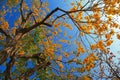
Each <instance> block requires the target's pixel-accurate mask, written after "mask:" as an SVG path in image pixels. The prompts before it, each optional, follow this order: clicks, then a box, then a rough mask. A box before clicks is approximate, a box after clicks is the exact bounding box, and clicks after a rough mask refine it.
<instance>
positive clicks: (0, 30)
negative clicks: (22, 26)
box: [0, 28, 11, 38]
mask: <svg viewBox="0 0 120 80" xmlns="http://www.w3.org/2000/svg"><path fill="white" fill-rule="evenodd" d="M0 33H2V34H4V35H5V36H6V37H8V38H11V36H10V35H9V34H8V33H6V32H5V31H4V30H3V29H2V28H0Z"/></svg>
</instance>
